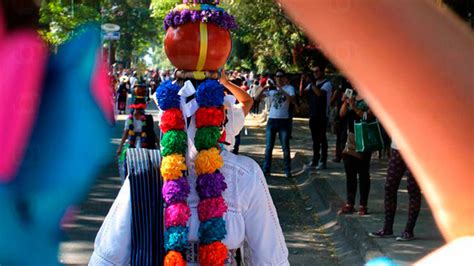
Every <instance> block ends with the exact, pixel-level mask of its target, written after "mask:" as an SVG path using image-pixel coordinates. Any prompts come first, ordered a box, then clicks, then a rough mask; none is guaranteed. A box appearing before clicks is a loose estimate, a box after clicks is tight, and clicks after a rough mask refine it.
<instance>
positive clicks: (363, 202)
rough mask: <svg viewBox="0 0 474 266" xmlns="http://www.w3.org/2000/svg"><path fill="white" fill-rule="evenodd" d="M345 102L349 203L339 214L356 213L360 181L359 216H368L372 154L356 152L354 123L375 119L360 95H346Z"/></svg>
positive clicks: (345, 165)
mask: <svg viewBox="0 0 474 266" xmlns="http://www.w3.org/2000/svg"><path fill="white" fill-rule="evenodd" d="M354 93H355V91H354ZM343 101H344V103H343V104H342V107H341V111H340V116H341V117H346V119H347V127H348V131H349V133H348V138H347V143H346V148H345V149H344V158H343V161H344V170H345V172H346V189H347V201H346V205H345V206H344V207H342V208H341V209H340V210H339V214H350V213H353V212H354V211H355V209H354V204H355V197H356V193H357V181H359V182H358V183H359V188H360V208H359V215H366V214H367V213H368V208H367V203H368V199H369V191H370V159H371V156H372V153H371V152H363V153H361V152H356V151H355V137H354V123H355V122H356V121H360V120H361V119H362V118H363V117H364V116H366V117H367V118H369V119H373V115H372V112H371V111H370V110H369V107H368V106H367V104H366V103H365V101H364V100H363V99H362V98H360V96H359V95H357V96H355V97H347V96H346V94H344V96H343ZM357 179H359V180H357Z"/></svg>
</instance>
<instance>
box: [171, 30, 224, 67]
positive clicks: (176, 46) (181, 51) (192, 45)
mask: <svg viewBox="0 0 474 266" xmlns="http://www.w3.org/2000/svg"><path fill="white" fill-rule="evenodd" d="M200 24H201V23H199V22H195V23H187V24H184V25H181V26H179V27H177V28H171V27H170V28H168V30H167V32H166V36H165V52H166V55H167V56H168V58H169V60H170V61H171V63H172V64H173V65H174V66H175V67H176V68H178V69H183V70H188V71H196V70H199V71H200V70H203V71H206V70H207V71H216V70H217V69H219V68H220V67H222V66H223V65H224V64H225V63H226V61H227V58H228V57H229V55H230V52H231V50H232V41H231V37H230V32H229V31H228V30H226V29H223V28H220V27H218V26H216V25H214V24H212V23H205V24H203V25H205V26H206V27H207V38H208V42H207V43H208V44H207V51H206V57H205V61H204V65H203V67H202V69H197V66H198V61H199V55H200V52H201V51H200V50H201V29H200Z"/></svg>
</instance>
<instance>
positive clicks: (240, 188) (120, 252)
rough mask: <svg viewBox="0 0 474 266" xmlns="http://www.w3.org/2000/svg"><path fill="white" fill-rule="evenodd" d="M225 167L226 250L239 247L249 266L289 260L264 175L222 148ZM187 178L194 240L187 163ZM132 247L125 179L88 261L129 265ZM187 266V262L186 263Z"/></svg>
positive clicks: (193, 209)
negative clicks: (243, 249)
mask: <svg viewBox="0 0 474 266" xmlns="http://www.w3.org/2000/svg"><path fill="white" fill-rule="evenodd" d="M221 155H222V157H223V159H224V166H223V167H222V168H221V169H220V171H221V172H222V173H223V175H224V176H225V178H226V179H225V181H226V183H227V186H228V188H227V190H226V191H225V192H224V193H223V196H224V199H225V200H226V203H227V205H228V211H227V213H226V214H225V215H224V220H225V221H226V229H227V236H226V238H225V239H224V241H223V242H224V244H225V245H226V246H227V248H228V249H237V248H240V247H243V244H244V242H246V248H248V250H245V251H244V257H245V258H248V261H245V264H247V265H248V264H249V265H259V266H260V265H289V262H288V249H287V247H286V244H285V239H284V236H283V232H282V230H281V227H280V223H279V220H278V215H277V212H276V209H275V206H274V204H273V201H272V199H271V196H270V193H269V190H268V186H267V183H266V180H265V177H264V175H263V173H262V171H261V169H260V167H259V166H258V164H257V163H256V162H255V161H253V160H252V159H250V158H248V157H245V156H237V155H234V154H232V153H230V152H228V151H225V150H223V151H222V153H221ZM190 168H191V169H190V171H189V172H190V173H189V176H188V180H189V182H190V185H191V193H190V196H189V198H188V204H189V206H190V208H191V213H192V216H191V219H190V220H189V222H188V225H189V240H190V241H191V242H197V241H198V228H199V219H198V214H197V205H198V202H199V197H198V194H197V192H196V190H195V186H196V175H195V173H194V170H193V168H194V166H193V165H191V167H190ZM130 247H131V202H130V185H129V181H128V179H127V180H126V181H125V183H124V185H123V187H122V188H121V190H120V192H119V194H118V196H117V199H116V200H115V202H114V203H113V205H112V207H111V209H110V211H109V213H108V214H107V217H106V218H105V220H104V223H103V225H102V227H101V228H100V230H99V233H98V234H97V238H96V240H95V245H94V253H93V254H92V257H91V260H90V263H89V265H127V264H128V263H129V260H130ZM188 265H191V264H188Z"/></svg>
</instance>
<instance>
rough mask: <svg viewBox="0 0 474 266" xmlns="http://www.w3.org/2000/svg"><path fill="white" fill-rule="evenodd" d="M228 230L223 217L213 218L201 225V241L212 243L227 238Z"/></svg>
mask: <svg viewBox="0 0 474 266" xmlns="http://www.w3.org/2000/svg"><path fill="white" fill-rule="evenodd" d="M226 234H227V231H226V229H225V221H224V219H223V218H212V219H209V220H207V221H205V222H203V223H201V224H200V225H199V242H200V243H202V244H211V243H213V242H216V241H221V240H223V239H224V238H225V236H226Z"/></svg>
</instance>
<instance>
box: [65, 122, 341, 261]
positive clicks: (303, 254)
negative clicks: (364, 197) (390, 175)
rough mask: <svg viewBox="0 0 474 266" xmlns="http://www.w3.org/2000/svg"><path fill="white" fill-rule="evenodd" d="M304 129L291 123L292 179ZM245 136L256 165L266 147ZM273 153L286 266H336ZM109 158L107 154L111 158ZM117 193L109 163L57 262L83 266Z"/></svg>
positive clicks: (256, 132)
mask: <svg viewBox="0 0 474 266" xmlns="http://www.w3.org/2000/svg"><path fill="white" fill-rule="evenodd" d="M124 118H125V117H124V116H121V117H119V121H118V122H117V125H116V127H115V128H114V136H113V137H114V138H112V139H111V142H110V144H111V145H114V147H116V146H117V144H118V141H119V138H120V134H121V132H122V129H123V119H124ZM307 130H308V129H307V127H306V122H304V121H296V122H295V126H294V131H295V134H294V139H293V140H292V146H293V147H294V149H293V152H292V156H293V157H295V159H294V161H293V167H294V169H295V171H294V174H296V175H298V174H303V173H302V172H301V171H298V169H302V165H303V162H304V161H305V160H306V158H305V157H304V156H303V154H304V153H305V148H306V147H305V144H307V139H306V138H305V135H306V131H307ZM247 133H248V135H245V134H243V136H242V145H241V153H242V154H243V155H247V156H250V157H252V158H254V159H255V160H256V161H257V162H259V163H261V162H262V160H263V151H264V147H265V132H264V129H263V128H252V129H248V130H247ZM277 142H278V141H277ZM114 150H115V149H114ZM306 153H307V151H306ZM274 154H275V155H274V157H275V159H274V160H275V161H274V170H275V171H274V174H273V175H272V177H270V178H269V179H268V184H269V187H270V192H271V194H272V197H273V199H274V202H275V205H276V208H277V210H278V215H279V218H280V222H281V224H282V228H283V231H284V234H285V238H286V242H287V245H288V248H289V251H290V258H289V259H290V263H291V264H292V265H337V261H336V259H335V258H334V247H333V246H332V244H331V242H330V241H329V238H328V237H327V236H326V234H325V232H324V230H323V229H321V228H322V226H321V225H320V224H319V223H318V219H317V217H316V215H315V213H314V212H311V211H308V210H306V209H305V208H306V207H305V202H304V201H303V199H302V198H301V196H300V194H299V193H298V190H297V188H296V185H295V184H296V183H295V181H294V180H292V179H286V178H284V177H283V176H284V175H283V171H282V153H281V149H280V148H279V146H278V144H277V145H276V148H275V151H274ZM113 156H114V155H113V154H111V157H113ZM119 189H120V178H119V177H118V171H117V167H116V165H115V163H113V162H112V163H110V164H109V165H108V166H107V167H106V168H105V169H103V170H102V171H101V173H100V175H99V178H98V181H97V183H96V185H95V186H94V187H93V188H92V190H91V192H90V193H89V195H88V197H87V199H86V200H85V202H84V203H83V204H82V205H81V206H80V211H79V213H78V215H77V219H76V221H75V223H74V224H70V225H67V228H68V231H67V233H66V234H65V238H64V241H62V243H61V251H60V260H61V262H62V263H64V264H66V265H84V264H87V262H88V259H89V257H90V255H91V253H92V250H93V241H94V237H95V235H96V233H97V231H98V230H99V227H100V225H101V223H102V221H103V219H104V217H105V215H106V214H107V211H108V209H109V207H110V205H111V204H112V202H113V200H114V198H115V196H116V194H117V192H118V190H119Z"/></svg>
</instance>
